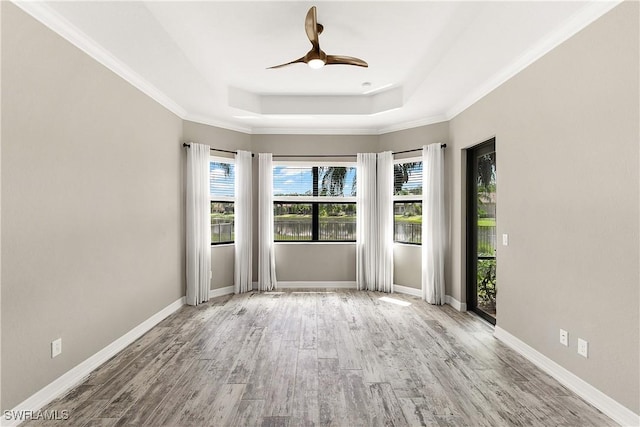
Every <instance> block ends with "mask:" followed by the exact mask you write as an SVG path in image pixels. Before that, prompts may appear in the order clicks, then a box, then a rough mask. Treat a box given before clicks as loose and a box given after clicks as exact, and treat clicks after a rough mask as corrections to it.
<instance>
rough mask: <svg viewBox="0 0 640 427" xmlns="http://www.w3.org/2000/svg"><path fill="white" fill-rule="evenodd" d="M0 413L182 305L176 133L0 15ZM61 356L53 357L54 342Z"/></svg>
mask: <svg viewBox="0 0 640 427" xmlns="http://www.w3.org/2000/svg"><path fill="white" fill-rule="evenodd" d="M1 7H2V78H3V81H2V166H1V171H2V199H3V200H2V201H3V206H2V207H3V212H2V230H3V233H2V253H1V257H2V327H3V330H2V373H3V376H2V397H3V400H2V409H10V408H12V407H14V406H15V405H16V404H18V403H20V402H21V401H22V400H23V399H25V398H27V397H29V396H30V395H32V394H33V393H35V392H36V391H38V390H39V389H41V388H42V387H43V386H45V385H47V384H48V383H50V382H51V381H52V380H54V379H56V378H57V377H59V376H60V375H62V374H63V373H65V372H67V371H68V370H69V369H71V368H73V367H75V366H76V365H78V364H79V363H80V362H82V361H83V360H85V359H86V358H87V357H89V356H91V355H93V354H95V353H96V352H97V351H99V350H101V349H102V348H103V347H105V346H106V345H108V344H110V343H111V342H113V341H114V340H115V339H117V338H119V337H121V336H122V335H124V334H125V333H126V332H128V331H129V330H131V329H132V328H134V327H135V326H137V325H139V324H140V323H141V322H143V321H144V320H146V319H147V318H149V317H150V316H151V315H153V314H155V313H157V312H158V311H159V310H161V309H162V308H164V307H166V306H167V305H169V304H170V303H172V302H174V301H176V300H177V299H179V298H180V297H182V296H183V295H184V280H183V277H184V268H183V250H182V241H183V240H184V239H183V237H182V235H181V232H180V230H181V227H182V224H183V222H184V218H183V214H182V200H181V194H182V187H183V182H182V179H181V176H182V171H181V165H182V163H181V162H182V158H183V151H182V150H183V149H182V148H181V147H180V139H181V136H182V121H181V120H180V119H179V118H178V117H176V116H174V115H173V114H171V113H169V112H168V111H167V110H165V109H164V108H162V107H161V106H159V105H158V104H157V103H156V102H154V101H153V100H151V99H150V98H149V97H147V96H145V95H144V94H142V93H141V92H139V91H138V90H136V89H135V88H133V87H132V86H131V85H130V84H128V83H126V82H125V81H124V80H122V79H120V78H118V77H117V76H115V75H114V74H113V73H112V72H110V71H109V70H107V69H106V68H104V67H103V66H101V65H99V64H98V63H97V62H96V61H95V60H93V59H91V58H89V57H88V56H87V55H85V54H84V53H82V52H81V51H79V50H78V49H77V48H75V47H73V46H71V45H70V44H69V43H68V42H66V41H64V40H63V39H62V38H60V37H59V36H57V35H55V34H54V33H52V32H51V31H50V30H48V29H46V28H45V27H44V26H43V25H41V24H40V23H38V22H36V21H35V20H34V19H33V18H31V17H29V16H27V15H26V14H24V13H23V12H22V11H20V10H19V9H18V8H17V7H16V6H14V5H13V4H11V3H7V2H2V6H1ZM59 337H61V338H62V344H63V345H62V348H63V352H62V354H61V355H60V356H58V357H56V358H55V359H51V358H50V342H51V341H52V340H54V339H56V338H59Z"/></svg>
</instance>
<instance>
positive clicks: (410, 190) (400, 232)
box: [393, 157, 422, 244]
mask: <svg viewBox="0 0 640 427" xmlns="http://www.w3.org/2000/svg"><path fill="white" fill-rule="evenodd" d="M393 240H394V241H395V242H400V243H413V244H421V243H422V157H416V158H411V159H402V160H396V161H395V162H394V165H393Z"/></svg>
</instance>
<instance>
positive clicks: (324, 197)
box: [273, 162, 356, 242]
mask: <svg viewBox="0 0 640 427" xmlns="http://www.w3.org/2000/svg"><path fill="white" fill-rule="evenodd" d="M355 196H356V167H355V164H354V163H339V162H332V163H313V164H310V163H307V162H277V163H275V164H274V167H273V200H274V203H273V205H274V206H273V217H274V223H273V228H274V240H275V241H277V242H278V241H279V242H283V241H294V242H305V241H324V242H353V241H355V240H356V197H355Z"/></svg>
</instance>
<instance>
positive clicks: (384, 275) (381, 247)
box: [357, 151, 393, 292]
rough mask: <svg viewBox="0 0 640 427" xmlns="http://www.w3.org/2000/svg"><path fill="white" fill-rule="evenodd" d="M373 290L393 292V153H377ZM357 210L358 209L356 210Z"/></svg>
mask: <svg viewBox="0 0 640 427" xmlns="http://www.w3.org/2000/svg"><path fill="white" fill-rule="evenodd" d="M376 193H377V199H378V200H377V209H376V213H377V216H378V218H377V227H378V229H377V239H376V269H377V273H376V282H375V285H374V289H372V290H375V291H381V292H393V154H392V153H391V151H385V152H383V153H379V154H378V177H377V180H376ZM357 212H358V211H357Z"/></svg>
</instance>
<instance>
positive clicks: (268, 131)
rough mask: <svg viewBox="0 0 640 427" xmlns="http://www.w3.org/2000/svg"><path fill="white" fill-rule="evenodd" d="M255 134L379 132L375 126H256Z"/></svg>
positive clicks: (362, 133)
mask: <svg viewBox="0 0 640 427" xmlns="http://www.w3.org/2000/svg"><path fill="white" fill-rule="evenodd" d="M251 133H252V134H253V135H370V136H376V135H378V132H377V131H376V129H374V128H349V129H341V128H317V129H314V128H276V127H273V128H265V127H254V128H253V129H252V130H251Z"/></svg>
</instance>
